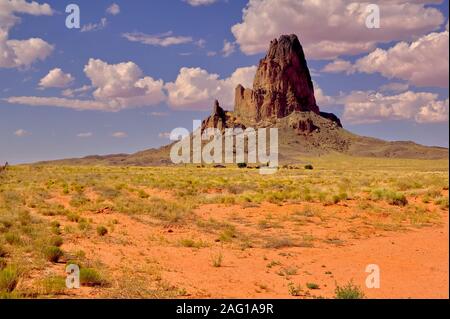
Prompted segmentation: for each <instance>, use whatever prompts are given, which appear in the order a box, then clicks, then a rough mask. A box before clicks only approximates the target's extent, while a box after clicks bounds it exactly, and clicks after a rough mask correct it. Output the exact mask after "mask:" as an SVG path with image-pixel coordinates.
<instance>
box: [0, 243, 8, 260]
mask: <svg viewBox="0 0 450 319" xmlns="http://www.w3.org/2000/svg"><path fill="white" fill-rule="evenodd" d="M7 255H8V251H7V250H6V248H5V247H3V246H2V245H0V257H6V256H7Z"/></svg>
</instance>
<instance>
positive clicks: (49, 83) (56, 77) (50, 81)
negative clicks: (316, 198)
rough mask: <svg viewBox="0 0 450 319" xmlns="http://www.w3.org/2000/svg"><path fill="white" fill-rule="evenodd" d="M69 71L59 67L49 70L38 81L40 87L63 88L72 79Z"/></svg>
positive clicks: (70, 82)
mask: <svg viewBox="0 0 450 319" xmlns="http://www.w3.org/2000/svg"><path fill="white" fill-rule="evenodd" d="M74 80H75V79H74V77H73V76H72V75H71V74H70V73H64V72H63V71H62V70H61V69H60V68H56V69H53V70H50V72H48V74H47V75H46V76H44V77H43V78H42V79H41V81H40V82H39V86H40V87H42V88H65V87H68V86H69V85H70V84H72V82H73V81H74Z"/></svg>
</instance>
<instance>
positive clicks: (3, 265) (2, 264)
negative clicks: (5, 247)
mask: <svg viewBox="0 0 450 319" xmlns="http://www.w3.org/2000/svg"><path fill="white" fill-rule="evenodd" d="M7 265H8V263H7V262H6V258H4V257H0V270H3V269H5V268H6V266H7Z"/></svg>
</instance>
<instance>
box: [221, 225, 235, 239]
mask: <svg viewBox="0 0 450 319" xmlns="http://www.w3.org/2000/svg"><path fill="white" fill-rule="evenodd" d="M233 238H236V229H235V227H234V226H232V225H229V226H228V227H226V229H225V230H224V231H222V233H220V235H219V240H220V241H221V242H230V241H232V240H233Z"/></svg>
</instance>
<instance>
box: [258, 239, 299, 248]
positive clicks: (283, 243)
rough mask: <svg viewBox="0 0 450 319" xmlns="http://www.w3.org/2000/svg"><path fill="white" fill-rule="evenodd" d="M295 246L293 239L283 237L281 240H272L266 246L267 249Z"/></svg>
mask: <svg viewBox="0 0 450 319" xmlns="http://www.w3.org/2000/svg"><path fill="white" fill-rule="evenodd" d="M292 246H294V243H293V241H292V239H291V238H289V237H281V238H270V239H269V240H268V241H267V242H266V244H265V246H264V247H265V248H275V249H278V248H285V247H292Z"/></svg>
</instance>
